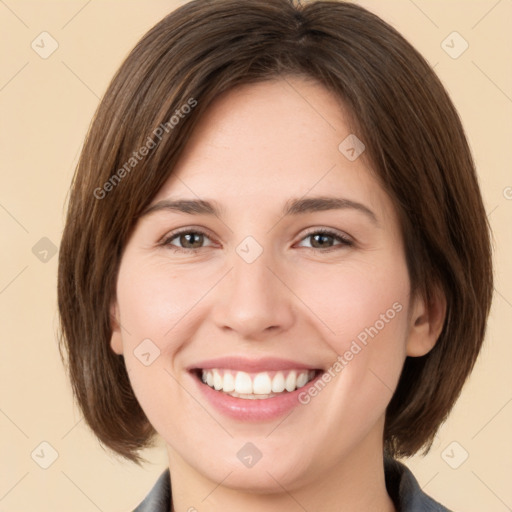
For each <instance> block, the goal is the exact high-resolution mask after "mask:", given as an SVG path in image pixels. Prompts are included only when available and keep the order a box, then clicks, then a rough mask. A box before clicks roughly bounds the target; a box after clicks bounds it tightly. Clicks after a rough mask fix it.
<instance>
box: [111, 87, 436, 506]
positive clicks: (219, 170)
mask: <svg viewBox="0 0 512 512" xmlns="http://www.w3.org/2000/svg"><path fill="white" fill-rule="evenodd" d="M350 133H353V130H352V129H351V127H350V124H349V122H348V117H347V116H346V113H345V111H344V109H343V106H342V105H341V104H340V101H339V100H338V99H337V98H336V97H335V96H333V95H332V94H331V93H329V92H328V91H327V90H326V89H325V88H324V87H322V86H321V85H319V84H317V83H316V82H313V81H310V80H306V79H302V78H298V77H294V78H292V77H289V78H286V79H279V80H274V81H268V82H264V83H260V84H256V85H246V86H242V87H239V88H237V89H234V90H232V91H229V92H227V93H225V94H224V95H222V96H220V97H219V98H217V100H216V102H215V103H214V104H213V105H212V106H211V107H210V108H209V110H208V111H207V113H206V115H205V116H204V117H203V118H202V119H201V121H200V123H199V125H198V126H197V128H196V130H195V131H194V134H193V136H192V138H191V139H190V140H189V142H188V145H187V148H186V150H185V152H184V154H183V156H182V158H181V160H180V162H179V163H178V165H177V167H176V169H175V172H174V173H173V175H172V176H171V177H170V178H169V179H168V181H167V182H166V183H165V184H164V186H163V187H162V189H161V190H160V191H159V192H158V194H157V195H156V197H154V199H153V201H152V203H151V204H152V205H154V204H156V203H158V202H159V201H161V200H164V199H170V198H171V197H172V198H173V199H177V198H179V199H185V198H187V199H204V200H211V201H216V202H217V203H218V204H219V205H220V206H221V207H222V214H221V215H220V217H216V216H212V215H205V214H200V215H197V214H196V215H193V214H190V213H189V214H187V213H182V212H178V211H172V210H165V209H163V210H157V211H154V212H152V213H149V214H147V215H145V216H143V217H142V218H141V219H140V220H139V221H138V223H137V225H136V227H135V230H134V232H133V234H132V236H131V237H130V239H129V241H128V243H127V246H126V248H125V250H124V253H123V257H122V261H121V265H120V269H119V275H118V282H117V296H116V300H115V302H114V303H113V304H112V315H113V317H114V318H115V319H116V320H115V322H114V324H113V335H112V340H111V347H112V350H114V352H116V353H117V354H124V357H125V361H126V366H127V369H128V372H129V376H130V380H131V383H132V386H133V389H134V392H135V394H136V396H137V398H138V400H139V402H140V404H141V406H142V408H143V409H144V411H145V413H146V415H147V417H148V419H149V421H150V422H151V423H152V425H153V426H154V427H155V429H156V430H157V431H158V432H159V434H160V435H161V436H162V437H163V439H164V441H165V443H166V445H167V451H168V456H169V466H170V468H171V482H172V492H173V500H174V508H173V510H174V511H175V512H184V511H187V510H193V509H191V508H190V507H195V508H196V509H197V510H199V511H200V512H208V511H213V510H215V511H218V510H227V511H231V510H244V511H248V512H252V511H261V510H266V511H270V512H272V511H278V510H279V511H282V510H287V511H291V512H292V511H303V510H304V509H306V510H308V511H315V510H322V511H325V512H329V511H334V510H336V511H340V510H342V511H345V510H347V511H348V510H350V511H351V512H357V511H367V510H375V511H386V512H388V511H393V510H395V509H394V506H393V504H392V501H391V499H390V498H389V496H388V494H387V492H386V488H385V483H384V471H383V460H382V435H383V428H384V415H385V409H386V406H387V404H388V403H389V400H390V399H391V396H392V392H393V390H394V389H395V387H396V384H397V381H398V378H399V375H400V371H401V369H402V366H403V363H404V360H405V357H406V356H407V355H410V356H420V355H424V354H426V353H427V352H428V351H429V350H431V348H432V347H433V346H434V344H435V342H436V340H437V338H438V336H439V334H440V331H441V327H442V322H443V319H444V315H445V303H444V299H443V298H442V297H441V298H439V299H438V300H437V301H436V302H434V303H432V304H430V305H428V307H427V305H426V304H425V302H424V301H423V300H422V299H421V298H419V297H415V298H411V297H410V282H409V277H408V271H407V266H406V262H405V255H404V247H403V241H402V236H401V233H400V229H399V224H398V220H397V216H396V211H395V208H394V205H393V203H392V201H391V200H390V198H389V197H388V195H387V194H386V193H385V192H384V190H383V189H382V188H381V186H380V185H379V184H378V182H377V181H376V179H375V178H374V177H373V176H372V174H371V172H370V170H369V166H368V162H367V161H366V160H365V154H364V153H363V155H362V156H360V157H359V158H357V159H356V160H355V161H353V162H351V161H349V160H348V159H347V158H346V157H345V156H344V155H343V154H342V153H341V152H340V151H339V150H338V146H339V144H340V142H341V141H342V140H343V139H345V138H346V137H347V135H349V134H350ZM303 196H305V197H313V196H328V197H333V196H335V197H342V198H347V199H350V200H352V201H357V202H359V203H362V204H363V205H365V206H366V207H367V208H369V209H370V210H371V211H372V212H373V213H374V214H375V217H376V220H377V223H374V222H373V221H372V220H371V219H370V217H369V216H368V215H365V214H364V213H362V212H361V211H358V210H356V209H350V208H344V209H335V210H325V211H317V212H309V213H304V214H299V215H290V216H287V217H283V216H282V215H281V209H282V207H283V205H284V204H285V202H286V201H288V200H290V199H291V198H302V197H303ZM178 228H194V229H196V230H197V229H200V230H201V231H204V232H205V234H206V236H205V237H204V238H203V239H202V241H201V239H200V240H199V242H198V241H197V238H196V239H195V240H194V239H192V242H190V239H189V245H187V239H186V238H185V239H184V237H181V238H180V237H179V236H178V237H174V238H171V237H170V234H172V232H173V231H174V230H176V229H178ZM312 228H329V229H331V230H335V231H337V232H338V233H340V234H341V235H342V236H345V237H349V239H350V240H351V241H352V242H353V243H352V245H346V244H344V243H342V242H340V241H339V240H338V239H336V238H335V237H332V238H331V237H327V239H324V244H323V245H319V244H318V237H317V238H316V240H315V237H312V236H307V235H308V234H309V235H311V234H312V233H314V232H315V230H314V229H312ZM194 229H191V230H192V231H194ZM247 236H252V237H253V238H254V239H255V240H256V241H257V242H258V244H259V245H260V246H261V248H262V249H263V252H262V254H261V255H260V256H259V257H258V258H257V259H256V260H255V261H254V262H252V263H250V264H249V263H247V262H246V261H245V260H244V259H243V258H242V257H240V256H239V254H238V253H237V252H236V248H237V247H238V246H239V244H240V243H241V242H242V241H243V240H244V239H245V238H246V237H247ZM165 239H167V242H168V244H167V245H164V244H163V243H162V240H165ZM169 239H170V241H169ZM315 242H316V243H315ZM191 243H192V245H190V244H191ZM201 244H202V245H201ZM172 247H175V248H180V247H181V248H183V251H184V252H173V250H172ZM190 247H200V249H199V250H198V251H197V252H195V253H194V252H192V251H191V250H190ZM186 251H188V252H186ZM394 303H399V304H400V305H401V306H402V309H401V311H400V312H399V313H397V314H396V316H395V317H394V318H393V319H392V320H390V321H389V322H387V323H386V324H385V327H384V328H383V329H381V330H380V331H379V333H378V335H376V336H375V337H374V338H373V339H370V340H369V342H368V344H367V346H365V347H364V348H363V349H362V350H361V351H360V352H359V353H358V354H357V355H356V356H354V358H353V359H352V360H351V361H350V362H349V363H348V364H347V366H346V367H345V368H344V369H343V370H342V371H341V372H339V373H337V374H336V377H335V378H333V379H332V380H331V382H329V383H328V385H327V386H326V387H325V389H323V390H322V391H321V392H320V393H318V395H317V396H315V397H314V398H313V399H311V401H310V402H309V403H308V404H307V405H301V406H299V407H296V408H295V409H294V410H293V412H292V413H291V414H290V415H289V416H287V417H286V418H279V419H278V420H275V421H266V422H244V421H240V420H236V419H232V418H228V417H226V416H224V415H222V414H221V413H219V412H218V411H217V410H215V409H213V407H212V406H211V405H210V404H209V402H208V401H206V400H205V398H204V397H203V395H202V394H201V393H200V392H199V390H198V386H197V385H196V383H195V382H194V380H193V377H192V376H191V375H190V374H189V373H188V372H187V371H186V368H187V367H189V366H190V365H192V364H194V363H195V362H198V361H200V360H204V359H210V358H216V357H222V356H225V355H243V356H246V357H250V358H259V357H263V356H271V357H281V358H286V359H292V360H295V361H299V362H305V363H307V364H313V365H314V366H315V367H317V368H323V369H327V368H329V367H331V366H332V364H333V363H334V361H336V358H337V355H338V354H344V353H345V352H346V351H347V350H348V349H349V347H350V345H351V342H352V341H353V340H355V339H356V337H357V336H358V334H360V333H361V332H362V331H363V330H364V329H365V327H369V326H372V325H374V324H375V323H376V321H377V320H379V318H381V317H380V315H382V314H385V312H386V311H387V310H389V309H390V308H391V307H392V305H393V304H394ZM120 326H122V327H123V328H121V327H120ZM147 338H149V339H150V340H152V342H153V343H154V345H155V346H157V347H158V349H159V350H160V355H159V356H158V357H157V358H156V359H155V361H154V362H152V364H150V365H149V366H145V365H144V364H141V362H140V361H139V359H137V357H135V355H134V350H135V349H136V347H137V346H138V345H139V344H140V343H141V341H142V340H144V339H147ZM246 442H251V443H253V444H254V445H255V446H256V447H257V448H258V449H259V451H260V452H261V453H262V458H261V459H260V460H259V462H258V463H257V464H256V465H254V466H253V467H252V468H246V467H245V466H244V465H243V464H242V463H241V462H240V460H239V459H238V458H237V455H236V454H237V452H238V451H239V450H240V448H241V447H242V446H244V445H245V443H246Z"/></svg>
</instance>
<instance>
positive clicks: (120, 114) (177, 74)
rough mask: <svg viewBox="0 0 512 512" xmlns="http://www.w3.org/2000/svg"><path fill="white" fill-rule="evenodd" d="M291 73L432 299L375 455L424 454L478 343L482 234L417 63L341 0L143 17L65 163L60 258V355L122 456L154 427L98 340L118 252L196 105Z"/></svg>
mask: <svg viewBox="0 0 512 512" xmlns="http://www.w3.org/2000/svg"><path fill="white" fill-rule="evenodd" d="M291 76H297V77H303V78H307V79H313V80H316V81H317V82H318V83H320V84H322V85H323V86H324V87H326V88H327V89H328V90H329V91H331V92H332V93H334V95H335V96H336V97H337V98H339V101H340V104H342V105H343V106H344V108H345V109H346V110H347V112H348V115H349V116H350V121H351V123H352V124H351V126H352V128H353V129H354V133H357V136H358V138H359V139H361V140H362V141H364V144H365V146H366V151H365V153H364V154H363V155H362V157H364V158H366V159H367V160H366V162H367V163H368V167H369V168H370V170H371V172H372V173H373V174H374V176H375V177H376V179H377V180H378V181H379V183H380V184H381V186H382V187H383V188H384V190H385V191H386V192H387V193H388V194H389V196H390V198H391V200H392V201H393V203H394V205H395V208H396V210H397V213H398V216H399V222H400V228H401V232H402V236H403V239H404V244H405V256H406V262H407V266H408V272H409V276H410V282H411V297H412V296H413V294H420V296H422V297H423V298H424V299H425V300H426V301H427V304H430V303H431V301H432V300H433V298H434V297H435V296H436V293H439V292H440V291H441V292H442V293H444V295H445V297H446V301H447V312H446V318H445V322H444V325H443V330H442V332H441V334H440V336H439V339H438V341H437V343H436V345H435V347H434V348H433V349H432V350H431V351H430V352H429V353H428V354H427V355H424V356H422V357H408V358H407V359H406V361H405V365H404V368H403V371H402V374H401V377H400V380H399V383H398V387H397V389H396V391H395V393H394V395H393V397H392V399H391V402H390V403H389V406H388V407H387V410H386V421H385V429H384V450H385V452H386V453H387V454H388V455H391V456H394V457H402V456H410V455H412V454H414V453H416V452H417V451H419V450H420V449H424V451H425V452H426V451H428V449H429V448H430V446H431V444H432V440H433V437H434V435H435V433H436V431H437V430H438V428H439V426H440V425H441V423H442V422H443V421H444V420H445V419H446V417H447V415H448V413H449V411H450V410H451V408H452V407H453V405H454V402H455V400H456V399H457V398H458V396H459V394H460V392H461V388H462V386H463V384H464V382H465V380H466V378H467V377H468V375H469V373H470V372H471V370H472V368H473V365H474V363H475V360H476V357H477V355H478V353H479V351H480V347H481V345H482V342H483V339H484V335H485V329H486V321H487V316H488V314H489V309H490V304H491V299H492V290H493V275H492V253H491V240H490V228H489V225H488V220H487V216H486V213H485V209H484V206H483V203H482V197H481V194H480V190H479V186H478V180H477V176H476V172H475V167H474V163H473V160H472V156H471V153H470V149H469V147H468V143H467V141H466V138H465V134H464V130H463V127H462V125H461V122H460V120H459V117H458V114H457V111H456V109H455V107H454V105H453V104H452V102H451V100H450V98H449V97H448V95H447V93H446V91H445V89H444V88H443V86H442V84H441V82H440V80H439V79H438V78H437V76H436V75H435V73H434V72H433V70H432V69H431V67H430V66H429V65H428V63H427V62H426V61H425V59H424V58H423V57H422V56H421V55H420V54H419V53H418V52H417V51H416V50H415V49H414V48H413V47H412V46H411V45H410V44H409V43H408V42H407V41H406V40H405V39H404V38H403V37H402V36H401V35H400V34H399V33H398V32H397V31H396V30H395V29H393V28H392V27H391V26H390V25H388V24H387V23H385V22H384V21H383V20H381V19H380V18H379V17H378V16H376V15H374V14H372V13H370V12H369V11H367V10H366V9H364V8H362V7H360V6H358V5H355V4H351V3H348V2H342V1H340V2H337V1H335V2H331V1H316V2H311V3H307V4H305V5H301V4H300V3H298V2H297V0H245V1H244V2H239V1H238V0H216V1H215V2H210V1H208V0H194V1H191V2H189V3H187V4H185V5H183V6H181V7H180V8H178V9H177V10H175V11H174V12H172V13H171V14H169V15H168V16H166V17H165V18H164V19H163V20H162V21H160V22H159V23H158V24H157V25H156V26H155V27H153V28H152V29H151V30H150V31H149V32H148V33H147V34H146V35H145V36H144V37H143V38H142V39H141V41H140V42H139V43H138V44H137V45H136V47H135V48H134V49H133V51H132V52H131V53H130V54H129V55H128V57H127V58H126V60H125V61H124V63H123V64H122V65H121V67H120V69H119V70H118V72H117V73H116V75H115V76H114V78H113V79H112V82H111V83H110V85H109V87H108V89H107V91H106V93H105V95H104V97H103V99H102V101H101V103H100V105H99V107H98V109H97V111H96V114H95V116H94V119H93V121H92V124H91V126H90V129H89V132H88V135H87V138H86V141H85V143H84V147H83V150H82V153H81V157H80V160H79V163H78V166H77V169H76V173H75V176H74V179H73V184H72V187H71V192H70V196H69V205H68V214H67V220H66V224H65V228H64V233H63V238H62V243H61V247H60V255H59V271H58V306H59V312H60V320H61V332H60V343H59V349H60V353H61V357H62V359H63V362H65V365H66V367H67V371H68V372H69V376H70V380H71V383H72V388H73V393H74V397H75V400H76V401H77V402H78V405H79V407H80V408H81V410H82V412H83V414H84V417H85V420H86V422H87V424H88V425H89V426H90V427H91V428H92V430H93V431H94V433H95V434H96V436H97V437H98V439H99V440H100V441H101V442H102V443H103V444H104V445H106V446H107V447H109V448H110V449H112V450H114V451H115V452H117V453H118V454H120V455H121V456H123V457H125V458H126V459H129V460H131V461H133V462H135V463H137V464H140V463H141V462H142V461H144V460H145V459H143V458H142V457H140V455H139V454H138V451H139V450H140V449H142V448H145V447H148V446H151V445H153V440H154V436H155V434H156V431H155V430H154V428H153V427H152V425H151V424H150V423H149V421H148V419H147V417H146V416H145V414H144V412H143V410H142V408H141V407H140V405H139V403H138V401H137V399H136V397H135V395H134V393H133V390H132V387H131V384H130V381H129V378H128V375H127V371H126V367H125V364H124V358H123V356H121V355H116V354H115V353H114V352H113V351H112V350H111V348H110V338H111V333H112V328H111V325H112V324H111V317H110V310H111V305H112V304H113V301H115V293H116V279H117V273H118V269H119V265H120V261H121V257H122V254H123V250H124V247H125V246H126V243H127V241H128V238H129V236H130V234H131V232H132V230H133V228H134V225H135V223H136V222H137V218H138V216H139V215H140V214H141V213H142V212H143V211H144V210H145V208H146V207H147V206H148V205H149V203H150V202H151V201H152V199H153V198H154V197H155V195H156V193H157V192H158V191H159V189H160V188H161V187H162V185H163V184H164V182H165V181H166V180H167V179H168V178H169V176H170V175H171V174H172V172H173V168H174V166H175V164H176V162H177V161H178V159H179V157H180V154H181V153H182V151H183V149H184V147H185V144H186V143H187V140H188V139H189V137H190V135H191V133H192V131H193V130H194V127H195V126H196V125H197V123H198V121H199V120H200V119H201V117H202V115H203V114H204V112H205V111H206V110H207V109H208V107H209V105H210V104H211V103H212V102H213V101H214V100H215V99H216V98H217V97H218V96H219V95H220V94H221V93H224V92H226V91H228V90H230V89H232V88H234V87H236V86H238V85H241V84H249V83H256V82H261V81H265V80H274V79H280V78H281V79H286V77H291ZM187 105H188V106H190V108H187V107H186V106H187ZM192 107H193V108H192ZM172 119H174V121H171V122H170V120H172ZM176 119H178V121H179V122H178V123H177V124H175V123H176ZM166 123H167V124H166ZM164 128H165V129H164ZM164 132H165V133H164ZM156 134H159V136H158V137H157V135H156ZM150 142H151V143H153V146H151V144H150ZM340 142H341V141H340ZM144 146H145V147H146V148H147V150H146V151H145V152H144V151H143V150H142V147H144ZM139 148H140V154H139V151H137V150H139ZM141 155H143V156H141ZM123 170H124V171H123ZM219 172H221V171H219ZM63 352H65V354H66V355H67V361H65V357H64V354H63Z"/></svg>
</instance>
